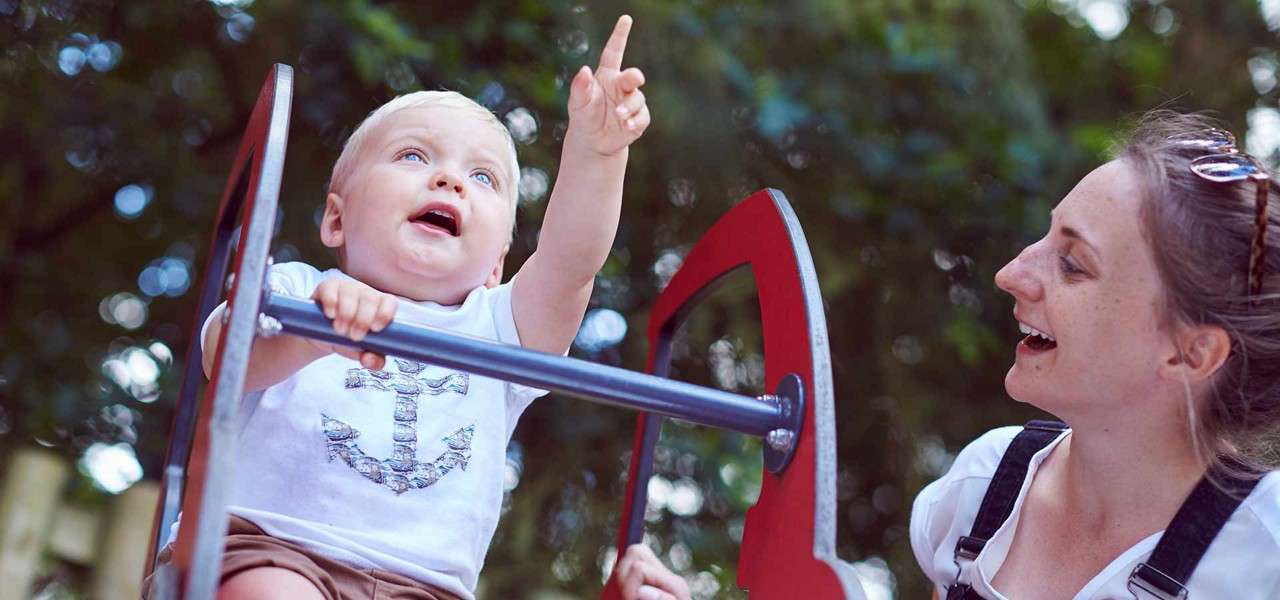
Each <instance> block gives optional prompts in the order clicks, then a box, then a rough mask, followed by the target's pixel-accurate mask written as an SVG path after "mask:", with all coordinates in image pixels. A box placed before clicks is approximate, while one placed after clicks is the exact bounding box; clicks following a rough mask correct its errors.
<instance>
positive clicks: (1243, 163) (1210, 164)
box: [1191, 154, 1259, 181]
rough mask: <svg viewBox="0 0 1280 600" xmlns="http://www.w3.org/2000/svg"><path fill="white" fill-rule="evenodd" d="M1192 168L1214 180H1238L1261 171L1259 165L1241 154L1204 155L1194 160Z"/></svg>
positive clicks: (1202, 175)
mask: <svg viewBox="0 0 1280 600" xmlns="http://www.w3.org/2000/svg"><path fill="white" fill-rule="evenodd" d="M1191 170H1192V171H1195V172H1196V173H1197V174H1198V175H1200V176H1201V177H1204V178H1205V179H1211V180H1213V181H1238V180H1241V179H1245V178H1247V177H1249V176H1250V175H1253V174H1254V173H1257V172H1259V169H1258V166H1257V165H1256V164H1254V162H1253V161H1252V160H1250V159H1249V157H1247V156H1244V155H1241V154H1215V155H1213V156H1203V157H1200V158H1197V159H1196V160H1194V161H1192V163H1191Z"/></svg>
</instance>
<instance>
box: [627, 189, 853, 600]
mask: <svg viewBox="0 0 1280 600" xmlns="http://www.w3.org/2000/svg"><path fill="white" fill-rule="evenodd" d="M744 265H750V267H751V270H752V273H753V274H754V277H755V283H756V289H757V293H758V295H759V303H760V313H761V324H762V327H763V339H764V359H765V389H766V390H773V389H775V388H776V387H777V385H778V382H779V381H780V380H781V379H782V377H783V376H784V375H786V374H788V373H795V374H797V375H799V376H800V378H801V379H802V380H803V383H804V392H805V397H806V398H808V399H810V400H809V401H808V402H807V403H806V406H805V413H806V414H805V417H804V419H805V420H804V426H803V429H802V432H801V436H800V440H799V445H798V447H797V449H796V453H795V456H794V457H793V458H792V461H791V463H790V465H789V466H788V467H787V468H786V470H785V471H783V472H782V474H781V475H774V474H772V473H769V472H768V471H767V470H766V471H765V472H764V475H763V484H762V487H761V490H760V498H759V500H758V501H757V502H756V505H755V506H753V507H752V508H751V509H749V510H748V511H747V520H746V529H745V531H744V534H743V540H742V548H741V551H740V555H739V560H738V585H739V587H741V588H743V589H746V590H749V591H750V592H751V595H752V596H754V597H757V598H862V597H863V593H862V589H861V586H860V585H859V584H858V582H857V578H856V576H854V574H853V570H852V568H851V567H850V566H849V565H848V564H846V563H843V562H842V561H840V560H839V559H837V558H836V556H835V428H834V400H833V394H832V384H831V365H830V353H829V349H828V342H827V332H826V317H825V315H824V313H823V310H822V302H821V297H820V295H819V293H818V286H817V276H816V273H815V270H814V267H813V260H812V257H811V256H810V254H809V250H808V246H807V244H806V242H805V239H804V233H803V231H801V229H800V226H799V222H798V221H797V220H796V217H795V213H794V212H793V211H792V210H791V207H790V205H789V204H788V203H787V201H786V199H785V197H783V195H782V193H781V192H779V191H777V190H764V191H760V192H757V193H755V194H753V195H751V196H749V197H748V198H747V199H745V200H743V201H742V202H741V203H739V204H738V205H737V206H735V207H734V208H733V209H732V210H730V211H729V212H728V213H726V214H725V216H724V217H722V218H721V219H720V220H719V221H717V222H716V223H715V225H713V226H712V228H711V229H710V230H709V231H708V232H707V234H706V235H705V236H703V238H702V239H701V240H699V241H698V243H697V245H696V246H694V248H693V250H691V251H690V252H689V255H688V256H687V257H686V258H685V260H684V264H683V265H682V266H681V268H680V270H679V271H678V272H677V273H676V275H675V276H674V277H673V278H672V280H671V283H670V284H668V286H667V288H666V289H665V290H664V291H663V293H662V294H661V295H660V296H659V297H658V299H657V301H656V302H655V304H654V307H653V311H652V313H651V315H650V321H649V331H648V336H649V342H650V354H649V365H648V370H649V371H650V372H652V371H653V369H654V367H655V364H656V362H657V351H658V349H660V348H661V347H662V346H663V344H664V343H665V340H664V338H665V337H666V336H668V335H669V334H670V331H672V330H673V329H674V327H675V326H678V324H679V322H680V321H681V320H683V318H684V316H685V315H687V314H688V312H689V310H691V309H692V308H693V306H694V305H695V304H696V302H697V301H698V300H699V299H700V297H701V296H702V295H704V294H705V293H706V292H707V291H708V290H709V289H710V287H711V286H713V285H714V283H715V282H716V280H718V279H719V278H721V277H722V276H723V275H725V274H726V273H728V272H730V271H733V270H734V269H736V268H738V267H740V266H744ZM645 419H646V416H645V415H640V417H639V418H638V421H637V442H636V443H637V447H636V451H635V452H633V454H632V473H631V475H632V476H631V477H630V478H628V493H627V504H626V506H624V515H630V514H631V512H632V511H633V510H636V509H638V508H640V507H636V506H632V504H633V502H632V500H631V499H632V497H633V495H632V492H633V491H634V490H635V487H634V486H637V485H644V484H645V483H647V482H645V481H640V480H641V479H646V478H647V477H645V476H643V475H647V474H641V473H638V471H640V465H639V461H640V456H639V455H640V450H641V447H640V441H639V440H640V438H641V437H642V436H643V433H644V431H645V429H646V427H648V426H652V422H648V423H649V424H648V425H647V424H646V423H647V422H646V420H645ZM637 475H642V476H641V477H637ZM625 519H626V517H625V516H624V525H623V532H622V535H621V536H620V538H621V539H620V545H619V552H621V551H623V550H624V546H625V544H626V542H627V540H626V538H625V536H626V524H625ZM604 597H606V598H616V597H618V596H617V589H616V584H615V583H614V582H613V581H612V580H611V581H610V585H609V586H608V587H607V588H606V590H605V595H604Z"/></svg>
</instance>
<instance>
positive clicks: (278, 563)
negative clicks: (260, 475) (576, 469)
mask: <svg viewBox="0 0 1280 600" xmlns="http://www.w3.org/2000/svg"><path fill="white" fill-rule="evenodd" d="M172 557H173V546H172V544H171V545H169V546H165V548H164V550H161V551H160V556H159V557H157V561H156V562H157V563H160V564H164V563H167V562H169V560H170V559H171V558H172ZM258 567H277V568H281V569H287V570H289V571H293V572H294V573H297V574H299V575H301V576H303V577H305V578H306V579H307V581H310V582H311V584H312V585H314V586H316V589H317V590H320V594H321V595H322V596H324V598H325V600H370V599H371V600H459V599H458V597H457V596H454V595H453V594H450V593H448V592H445V591H443V590H440V589H438V588H435V587H432V586H429V585H427V584H425V583H422V582H420V581H417V580H415V579H410V578H408V577H405V576H404V575H397V574H395V573H391V572H388V571H383V570H380V569H357V568H355V567H351V566H349V565H347V564H346V563H342V562H338V561H336V560H333V559H331V558H326V557H324V556H321V555H320V554H317V553H315V552H312V551H311V550H307V549H306V548H303V547H301V546H299V545H297V544H294V543H291V542H286V541H284V540H282V539H279V538H274V537H271V536H269V535H267V534H266V533H264V532H263V531H262V530H261V529H259V528H258V527H257V526H256V525H254V524H253V523H250V522H249V521H246V520H244V519H242V518H240V517H237V516H234V515H232V516H231V522H230V523H229V524H228V527H227V545H226V549H225V550H224V551H223V555H222V576H221V579H219V582H221V583H226V581H227V580H228V579H230V578H232V577H234V576H236V575H238V574H240V573H243V572H245V571H248V570H249V569H255V568H258ZM149 584H150V582H149V581H145V582H143V586H142V589H143V590H147V589H148V588H149V587H150V585H149Z"/></svg>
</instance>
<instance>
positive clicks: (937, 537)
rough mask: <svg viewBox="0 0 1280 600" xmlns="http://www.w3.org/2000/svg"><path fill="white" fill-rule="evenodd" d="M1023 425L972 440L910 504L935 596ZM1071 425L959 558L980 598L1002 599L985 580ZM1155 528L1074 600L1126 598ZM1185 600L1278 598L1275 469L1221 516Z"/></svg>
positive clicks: (951, 574) (952, 577)
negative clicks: (980, 540)
mask: <svg viewBox="0 0 1280 600" xmlns="http://www.w3.org/2000/svg"><path fill="white" fill-rule="evenodd" d="M1021 430H1022V428H1021V427H1002V428H1000V429H994V430H992V431H989V432H987V433H986V434H984V435H983V436H982V437H980V438H978V439H977V440H974V441H973V442H972V443H970V444H969V445H968V446H967V447H966V448H965V449H964V450H962V451H961V452H960V454H959V455H958V456H957V457H956V460H955V463H954V464H952V465H951V469H950V470H949V471H947V473H946V475H943V476H942V478H941V479H938V480H937V481H935V482H933V483H931V484H929V485H928V486H926V487H925V488H924V489H923V490H922V491H921V492H920V494H919V495H918V496H916V500H915V504H914V505H913V506H912V508H911V549H912V550H913V551H914V552H915V556H916V562H918V563H919V564H920V568H921V569H923V570H924V573H925V575H926V576H927V577H928V578H929V580H930V581H932V582H933V583H934V585H935V586H937V590H938V593H939V597H941V598H945V597H946V596H947V587H948V586H950V585H951V584H952V583H955V581H956V571H957V568H956V563H955V546H956V540H957V539H959V538H960V536H962V535H969V532H970V530H971V529H972V527H973V522H974V519H976V518H977V516H978V507H979V506H980V505H981V504H982V497H983V495H984V494H986V491H987V485H988V484H990V483H991V477H992V475H993V474H994V473H995V470H996V465H998V464H1000V457H1001V456H1003V455H1004V451H1005V449H1006V448H1008V447H1009V444H1010V442H1012V441H1013V438H1014V436H1016V435H1017V434H1018V432H1020V431H1021ZM1067 435H1069V433H1063V434H1062V435H1060V436H1058V438H1057V439H1056V440H1054V441H1053V442H1052V443H1051V444H1049V446H1047V447H1046V448H1044V449H1043V450H1041V451H1040V452H1037V453H1036V454H1035V456H1033V457H1032V459H1031V464H1030V465H1029V466H1028V467H1027V477H1026V479H1025V480H1024V481H1023V484H1022V490H1021V491H1020V492H1019V494H1018V499H1017V501H1016V502H1015V503H1014V505H1013V513H1012V514H1011V515H1010V516H1009V519H1008V520H1006V521H1005V522H1004V524H1003V525H1001V526H1000V528H999V529H997V530H996V533H995V535H993V536H992V537H991V540H990V541H988V542H987V544H986V546H985V547H984V548H983V550H982V553H981V554H979V555H978V558H977V559H976V560H974V561H972V562H969V563H967V564H966V565H965V568H964V570H963V572H962V573H960V582H961V583H967V584H969V585H971V586H973V589H974V591H975V592H977V593H978V594H979V595H981V596H982V597H984V598H993V599H999V600H1005V597H1004V596H1003V595H1001V594H1000V593H998V592H997V591H996V590H995V589H994V588H993V587H991V580H992V579H994V578H995V575H996V571H998V570H999V569H1000V566H1001V565H1002V564H1004V560H1005V558H1006V557H1007V556H1008V554H1009V545H1010V543H1011V542H1012V541H1013V536H1014V530H1015V529H1017V524H1018V515H1019V514H1020V512H1021V510H1022V502H1023V500H1024V499H1025V498H1026V495H1027V490H1028V489H1030V488H1031V480H1032V478H1034V477H1035V475H1036V470H1037V469H1038V468H1039V466H1040V463H1042V462H1043V461H1044V459H1045V458H1046V457H1048V456H1049V453H1050V452H1052V451H1053V449H1054V448H1055V447H1056V446H1057V445H1058V443H1059V442H1061V441H1062V439H1063V438H1065V437H1066V436H1067ZM1163 533H1164V532H1157V533H1155V534H1152V535H1151V536H1149V537H1147V538H1145V539H1143V540H1142V541H1140V542H1138V543H1137V544H1135V545H1134V546H1133V547H1132V548H1129V549H1128V550H1125V551H1124V552H1122V553H1121V554H1120V556H1118V557H1116V559H1115V560H1113V561H1112V562H1111V564H1109V565H1107V566H1106V568H1104V569H1102V571H1101V572H1100V573H1098V574H1097V575H1095V576H1094V577H1093V579H1091V580H1090V581H1089V582H1088V583H1087V584H1085V586H1084V587H1083V588H1081V589H1080V591H1079V592H1078V593H1077V594H1076V595H1075V600H1103V599H1107V600H1112V599H1126V600H1129V599H1132V598H1133V597H1134V596H1133V594H1132V593H1131V592H1129V590H1128V581H1129V575H1130V573H1132V572H1133V569H1134V568H1135V567H1137V566H1138V563H1140V562H1144V561H1146V560H1147V558H1149V557H1150V556H1151V552H1152V551H1153V550H1155V547H1156V542H1158V541H1159V540H1160V536H1161V534H1163ZM1187 590H1188V592H1189V598H1190V599H1191V600H1217V599H1219V598H1232V599H1233V600H1248V599H1250V598H1259V599H1262V598H1267V599H1274V598H1280V472H1272V473H1269V474H1268V475H1267V476H1266V477H1264V478H1263V479H1262V481H1260V482H1258V486H1257V487H1256V488H1255V489H1254V490H1253V493H1252V494H1250V495H1249V497H1247V498H1245V500H1244V502H1243V503H1241V504H1240V506H1239V507H1238V508H1237V509H1236V511H1235V513H1233V514H1232V515H1231V518H1230V519H1228V520H1227V523H1226V525H1224V526H1223V528H1222V531H1221V532H1219V533H1218V537H1217V538H1215V539H1214V541H1213V544H1212V545H1210V546H1209V549H1208V551H1207V552H1205V555H1204V557H1203V558H1201V560H1200V563H1199V565H1198V566H1197V567H1196V569H1195V571H1194V572H1192V574H1191V580H1190V581H1189V582H1187Z"/></svg>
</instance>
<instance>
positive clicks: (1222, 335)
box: [1161, 325, 1231, 383]
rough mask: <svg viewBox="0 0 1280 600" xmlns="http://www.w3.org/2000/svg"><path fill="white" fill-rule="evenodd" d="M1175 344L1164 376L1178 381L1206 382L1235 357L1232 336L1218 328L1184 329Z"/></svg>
mask: <svg viewBox="0 0 1280 600" xmlns="http://www.w3.org/2000/svg"><path fill="white" fill-rule="evenodd" d="M1173 342H1174V343H1173V344H1172V345H1171V346H1170V350H1169V353H1170V356H1168V357H1166V360H1165V361H1164V364H1163V368H1162V369H1161V374H1162V375H1164V376H1166V377H1169V378H1171V379H1175V380H1178V381H1188V382H1191V383H1196V382H1201V381H1206V380H1208V379H1209V378H1211V377H1213V375H1214V373H1217V372H1218V369H1219V368H1221V367H1222V365H1223V363H1225V362H1227V358H1228V357H1229V356H1231V336H1229V335H1227V332H1226V330H1224V329H1223V328H1221V327H1219V326H1217V325H1195V326H1187V327H1183V328H1182V329H1181V331H1179V332H1178V333H1177V334H1175V336H1174V340H1173Z"/></svg>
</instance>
